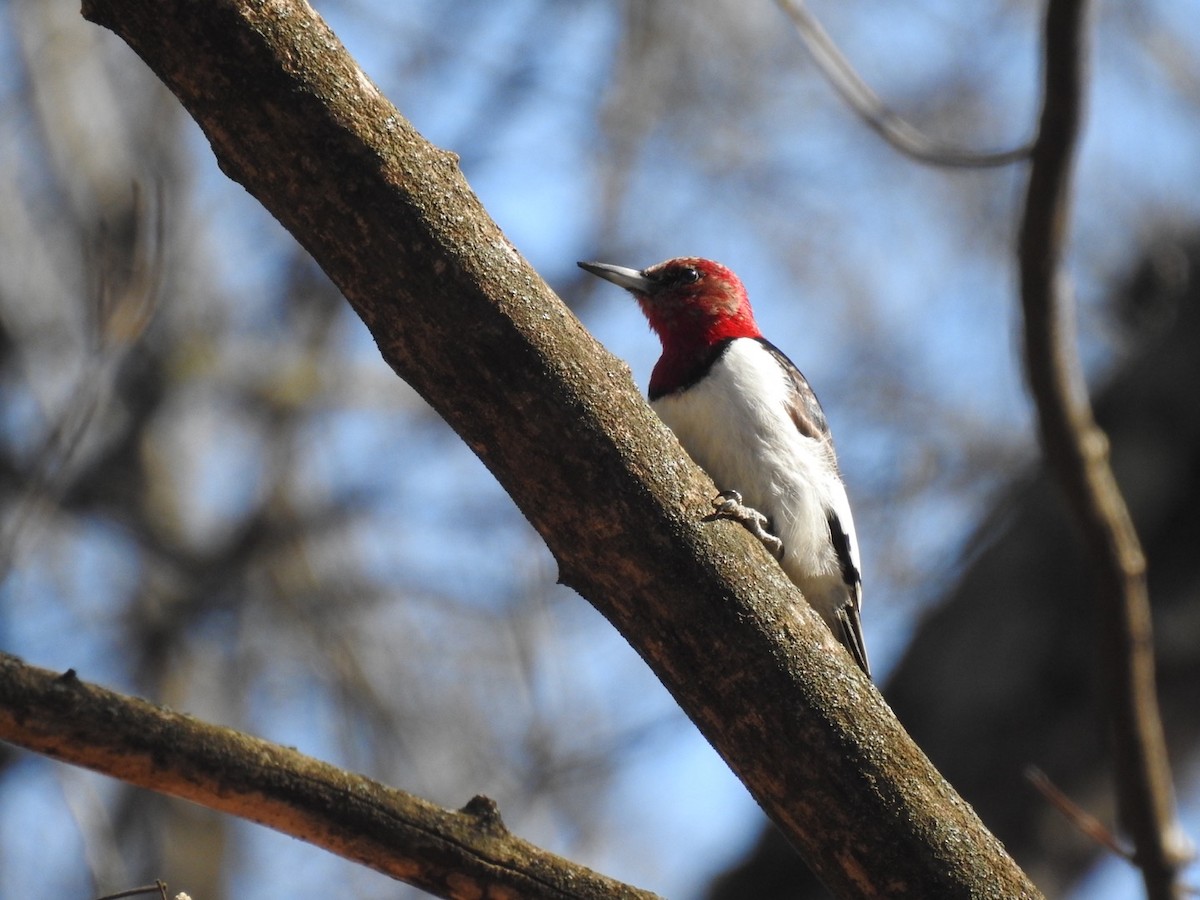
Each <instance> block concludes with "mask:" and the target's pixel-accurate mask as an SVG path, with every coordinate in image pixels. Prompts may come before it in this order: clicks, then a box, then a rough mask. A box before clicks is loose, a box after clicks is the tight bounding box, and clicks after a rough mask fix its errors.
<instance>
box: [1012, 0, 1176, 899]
mask: <svg viewBox="0 0 1200 900" xmlns="http://www.w3.org/2000/svg"><path fill="white" fill-rule="evenodd" d="M1087 9H1088V4H1087V0H1050V3H1049V6H1048V9H1047V13H1046V25H1045V39H1044V41H1045V42H1044V48H1043V53H1044V63H1043V64H1044V66H1045V95H1044V99H1043V106H1042V115H1041V122H1040V125H1039V129H1038V136H1037V140H1036V142H1035V144H1034V150H1033V156H1032V159H1031V165H1030V172H1029V186H1028V191H1027V194H1026V201H1025V210H1024V215H1023V218H1022V222H1021V231H1020V236H1019V246H1018V256H1019V260H1020V270H1021V271H1020V282H1021V300H1022V306H1023V309H1024V316H1025V364H1026V372H1027V375H1028V378H1029V385H1030V390H1031V392H1032V394H1033V398H1034V401H1035V403H1036V405H1037V410H1038V420H1039V427H1040V431H1041V439H1042V445H1043V448H1044V451H1045V453H1046V459H1047V462H1048V464H1049V466H1050V467H1051V469H1052V470H1053V471H1054V472H1055V473H1056V475H1057V477H1058V480H1059V482H1060V484H1061V485H1062V488H1063V490H1064V492H1065V494H1066V497H1067V501H1068V505H1069V506H1070V509H1071V511H1072V513H1073V515H1074V517H1075V520H1076V522H1077V524H1078V525H1079V528H1080V530H1081V531H1082V533H1083V535H1084V539H1085V541H1086V543H1087V545H1088V548H1089V551H1090V553H1091V557H1092V561H1093V564H1094V569H1095V571H1096V574H1097V581H1098V590H1097V614H1098V620H1099V632H1100V640H1101V652H1100V654H1099V656H1100V659H1101V667H1100V668H1101V672H1100V677H1101V682H1102V686H1103V690H1104V695H1105V696H1104V700H1105V705H1106V706H1107V709H1108V716H1109V720H1110V722H1111V726H1112V733H1113V746H1114V750H1115V757H1116V779H1117V795H1118V809H1119V812H1120V819H1121V822H1122V824H1123V825H1124V826H1125V828H1127V829H1128V831H1129V833H1130V835H1131V837H1132V839H1133V843H1134V846H1135V848H1136V850H1135V854H1134V858H1135V860H1136V862H1137V865H1138V866H1139V868H1140V869H1141V870H1142V875H1143V879H1144V880H1145V884H1146V892H1147V896H1148V897H1149V898H1150V900H1174V898H1178V897H1180V896H1181V888H1180V886H1179V884H1178V881H1177V876H1178V870H1179V868H1180V866H1181V864H1182V863H1183V862H1184V860H1185V858H1186V850H1185V845H1186V841H1185V840H1184V839H1183V836H1182V831H1181V830H1180V828H1179V825H1178V823H1177V820H1176V816H1175V801H1174V796H1173V791H1172V787H1171V773H1170V766H1169V763H1168V760H1167V753H1166V741H1165V738H1164V737H1163V729H1162V722H1161V721H1160V719H1159V712H1158V699H1157V696H1156V690H1155V685H1154V649H1153V636H1152V634H1151V625H1150V603H1149V596H1148V592H1147V589H1146V565H1145V559H1144V557H1143V555H1142V550H1141V546H1140V544H1139V542H1138V538H1137V534H1136V532H1135V531H1134V528H1133V523H1132V521H1131V520H1130V517H1129V510H1128V508H1127V507H1126V505H1125V501H1124V498H1123V497H1122V496H1121V492H1120V490H1119V488H1118V487H1117V484H1116V481H1115V480H1114V478H1113V474H1112V469H1111V467H1110V466H1109V460H1108V440H1107V438H1106V437H1105V435H1104V433H1103V432H1102V431H1101V430H1100V429H1099V427H1098V426H1097V425H1096V422H1095V420H1094V418H1093V416H1092V409H1091V405H1090V403H1089V401H1088V398H1087V392H1086V389H1085V388H1084V381H1083V375H1082V367H1081V366H1080V363H1079V359H1078V356H1077V351H1076V347H1075V342H1074V338H1073V298H1072V296H1071V291H1070V288H1069V286H1068V283H1067V279H1066V276H1065V275H1064V273H1063V272H1062V258H1063V254H1064V249H1065V245H1066V240H1067V233H1068V221H1069V218H1070V196H1071V175H1072V170H1073V166H1074V159H1075V153H1076V149H1077V146H1078V142H1079V131H1080V121H1081V119H1082V115H1083V110H1082V108H1083V98H1084V94H1085V79H1086V67H1087V60H1086V57H1087V54H1086V52H1085V48H1086V42H1087V28H1086V20H1087Z"/></svg>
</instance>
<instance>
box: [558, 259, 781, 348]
mask: <svg viewBox="0 0 1200 900" xmlns="http://www.w3.org/2000/svg"><path fill="white" fill-rule="evenodd" d="M579 265H580V266H582V267H583V268H584V269H586V270H587V271H589V272H591V273H592V274H594V275H599V276H600V277H601V278H604V279H606V280H608V281H611V282H613V283H614V284H618V285H620V286H621V287H623V288H625V289H626V290H628V291H629V292H630V293H632V294H633V296H634V297H636V298H637V301H638V305H640V306H641V307H642V312H644V313H645V314H646V318H647V319H649V320H650V327H651V328H653V329H654V331H655V333H656V334H657V335H658V336H659V338H660V339H661V340H662V344H663V351H664V353H666V354H672V353H678V352H694V351H696V350H697V349H701V348H707V347H711V346H712V345H713V344H716V343H719V342H720V341H723V340H725V339H726V338H735V337H760V336H761V332H760V331H759V330H758V325H757V324H755V321H754V311H753V310H752V309H751V308H750V299H749V297H747V296H746V288H745V287H744V286H743V285H742V282H741V279H739V278H738V277H737V276H736V275H734V274H733V272H732V271H730V270H729V269H727V268H726V267H725V266H723V265H721V264H720V263H718V262H713V261H712V260H711V259H700V258H699V257H695V256H683V257H679V258H678V259H668V260H667V261H666V262H660V263H658V264H657V265H653V266H650V268H648V269H642V270H641V271H640V272H639V271H637V270H635V269H626V268H624V267H621V266H610V265H605V264H603V263H580V264H579Z"/></svg>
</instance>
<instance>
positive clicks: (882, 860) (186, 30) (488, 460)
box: [84, 0, 1038, 897]
mask: <svg viewBox="0 0 1200 900" xmlns="http://www.w3.org/2000/svg"><path fill="white" fill-rule="evenodd" d="M84 14H85V15H86V16H87V17H88V18H90V19H91V20H93V21H95V22H97V23H99V24H102V25H104V26H105V27H108V28H111V29H112V30H114V31H115V32H116V33H117V34H118V35H120V36H121V37H122V38H123V39H124V40H125V41H126V42H127V43H128V44H129V45H130V46H131V47H132V48H133V49H134V50H135V51H136V52H137V53H138V54H139V55H140V56H141V57H142V58H143V59H144V60H145V61H146V62H147V64H148V65H149V66H150V67H151V68H152V69H153V70H154V71H155V72H156V73H157V74H158V76H159V77H160V78H161V79H162V80H163V81H164V82H165V83H166V84H167V85H168V86H169V87H170V88H171V89H172V90H173V91H174V92H175V94H176V95H177V96H178V97H179V98H180V100H181V102H182V103H183V104H184V106H185V107H186V108H187V109H188V110H189V111H190V113H191V114H192V115H193V116H194V117H195V119H196V121H197V122H198V123H199V124H200V126H201V128H202V129H203V130H204V132H205V134H206V135H207V136H208V139H209V141H210V142H211V144H212V147H213V151H214V153H215V154H216V157H217V160H218V163H219V165H220V166H221V168H222V170H223V171H224V172H226V174H228V175H229V176H230V177H231V178H233V179H234V180H235V181H237V182H239V183H240V184H243V185H244V186H245V187H246V189H247V190H248V191H250V193H251V194H253V195H254V196H255V197H256V198H258V199H259V200H260V201H261V202H262V203H263V205H264V206H265V207H266V208H267V209H268V210H269V211H270V212H271V213H272V214H273V215H275V216H276V217H277V218H278V219H279V221H280V222H281V223H283V225H284V226H285V227H286V228H287V229H288V230H289V231H291V232H292V233H293V234H294V235H295V236H296V238H297V239H298V240H299V241H300V242H301V243H302V244H303V245H304V246H305V247H306V248H307V249H308V250H309V252H310V253H312V255H313V256H314V257H315V259H316V260H317V262H318V263H319V264H320V265H321V266H322V267H323V268H324V269H325V271H326V272H327V273H328V274H329V276H330V278H332V280H333V281H334V282H335V283H336V284H337V285H338V287H339V288H340V289H341V290H342V292H343V293H344V294H345V296H346V298H347V299H348V300H349V301H350V303H351V304H352V305H353V306H354V308H355V310H356V311H357V312H358V314H359V315H360V316H361V317H362V319H363V321H364V322H365V323H366V324H367V326H368V328H369V329H370V330H371V332H372V334H373V335H374V337H375V340H376V341H377V343H378V345H379V348H380V351H381V353H382V354H383V357H384V359H385V360H386V361H387V362H388V363H389V364H390V365H391V366H392V367H393V368H394V369H395V370H396V372H397V373H398V374H400V375H401V377H403V378H404V379H405V380H406V381H408V382H409V384H411V385H412V386H413V387H414V388H415V389H416V390H417V391H418V392H419V393H420V394H421V395H422V396H423V397H425V398H426V399H427V400H428V401H429V403H430V404H431V405H432V406H433V407H434V408H435V409H437V411H438V412H439V413H440V414H441V415H442V416H443V417H444V418H445V419H446V421H447V422H449V423H450V425H451V426H452V427H453V428H454V429H455V430H456V431H457V432H458V433H459V434H460V435H461V436H462V437H463V439H464V440H465V441H466V442H467V444H468V445H469V446H470V447H471V448H472V450H474V452H475V453H476V454H478V456H479V457H480V458H481V459H482V460H483V461H484V463H485V464H486V465H487V466H488V468H489V469H490V470H491V471H492V473H493V474H494V475H495V476H496V477H497V479H499V481H500V482H501V483H502V485H503V486H504V488H505V489H506V490H507V491H508V493H509V494H510V495H511V496H512V497H513V499H514V500H515V501H516V503H517V505H518V506H519V507H520V508H521V510H522V511H523V512H524V513H525V515H526V516H528V518H529V520H530V521H531V522H532V523H533V525H534V526H535V527H536V528H537V530H538V531H539V532H540V533H541V535H542V536H543V537H544V538H545V540H546V542H547V544H548V545H549V547H550V549H551V551H552V552H553V553H554V555H555V557H556V558H557V560H558V563H559V566H560V571H561V577H562V580H563V581H564V582H566V583H567V584H570V585H571V586H572V587H574V588H576V589H577V590H578V591H579V592H580V593H581V594H582V595H583V596H584V597H586V598H587V599H588V600H589V601H590V602H591V603H593V604H594V605H595V606H596V607H597V609H599V610H600V611H601V612H602V613H603V614H604V615H605V616H606V617H607V618H608V619H609V621H610V622H612V623H613V625H614V626H615V627H616V628H617V629H618V630H620V632H621V633H622V634H623V635H624V636H625V637H626V638H627V639H628V640H629V641H630V643H631V644H632V645H633V646H634V647H635V648H636V649H637V650H638V652H639V653H640V654H641V655H642V657H643V658H644V659H645V660H646V662H647V663H648V664H649V665H650V666H651V667H652V669H653V670H654V671H655V673H656V674H657V675H658V677H659V678H660V679H661V680H662V681H663V683H664V684H665V685H666V686H667V688H668V690H670V691H671V693H672V694H673V695H674V696H675V698H676V700H677V701H678V702H679V703H680V705H681V706H682V707H683V709H684V711H685V712H686V713H687V714H688V715H689V716H690V717H691V718H692V720H693V721H694V722H695V723H696V724H697V725H698V726H699V728H700V729H701V731H702V732H703V733H704V734H705V736H706V737H707V738H708V739H709V740H710V741H711V742H712V743H713V745H714V746H715V747H716V748H717V749H718V751H719V752H720V753H721V754H722V756H723V757H724V758H725V759H726V760H727V761H728V762H729V764H730V765H731V766H732V767H733V769H734V771H735V772H737V773H738V775H739V776H740V777H741V778H742V780H743V781H744V782H745V784H746V785H747V787H748V788H749V789H750V791H751V793H752V794H753V795H754V796H755V798H756V799H757V800H758V802H759V803H760V804H761V805H762V806H763V808H764V809H765V810H766V811H767V813H768V814H769V815H770V816H771V817H772V818H773V819H774V820H775V822H776V823H777V824H778V825H779V827H780V828H781V829H782V830H783V831H784V833H786V834H787V835H788V837H789V839H790V840H791V841H792V842H793V843H794V844H795V845H796V846H797V848H798V849H800V851H801V853H802V854H803V855H804V857H805V859H806V861H807V862H808V863H809V865H810V866H812V867H813V869H814V870H815V871H816V872H817V873H818V875H819V876H820V877H821V879H822V880H823V881H825V883H826V884H827V885H829V886H830V888H831V889H832V890H834V891H835V892H836V893H837V894H839V895H840V896H844V897H884V896H909V897H935V896H967V895H973V896H1003V897H1036V896H1038V894H1037V891H1036V889H1035V888H1034V887H1033V886H1032V885H1031V884H1030V883H1029V881H1028V879H1027V878H1026V877H1025V876H1024V874H1023V873H1022V872H1021V871H1020V870H1019V869H1018V868H1017V867H1016V865H1015V864H1014V863H1013V862H1012V860H1011V859H1010V858H1009V857H1008V856H1007V855H1006V854H1005V853H1004V850H1003V847H1001V845H1000V844H999V842H997V841H996V840H995V838H994V837H992V836H991V835H990V834H989V833H988V832H987V831H986V829H984V827H983V826H982V824H981V823H980V822H979V820H978V818H977V817H976V816H975V814H974V813H973V812H972V810H971V809H970V807H969V806H967V805H966V803H964V802H963V801H962V800H961V798H959V797H958V796H957V795H956V794H955V793H954V792H953V790H952V789H951V788H950V787H949V785H947V784H946V783H945V782H944V781H943V780H942V779H941V778H940V776H938V774H937V772H936V771H935V770H934V769H933V768H932V766H931V765H930V764H929V762H928V760H927V759H925V757H924V756H923V755H922V754H921V752H920V750H919V749H918V748H917V747H916V746H915V745H914V744H913V743H912V741H911V739H910V738H909V737H908V736H907V734H905V732H904V731H903V729H902V728H901V727H900V725H899V724H898V723H897V722H896V720H895V717H894V716H892V714H891V712H890V711H889V710H888V708H887V706H886V705H885V704H884V703H883V701H882V698H881V697H880V696H879V694H878V692H877V691H876V690H875V689H874V688H873V686H872V685H871V684H870V682H869V681H868V680H867V679H866V678H865V677H864V676H862V675H861V674H860V673H859V672H858V671H857V670H856V668H855V667H854V664H853V663H852V662H851V660H850V659H849V656H848V655H847V654H846V653H845V652H844V651H843V650H842V648H841V647H840V645H839V644H838V643H837V642H836V641H835V640H834V638H833V636H832V635H831V634H830V632H829V630H828V629H827V628H826V627H825V626H824V624H823V623H822V622H821V620H820V618H819V617H818V616H817V615H816V613H815V612H813V611H812V610H811V609H810V608H809V607H808V606H807V605H806V604H804V603H802V602H801V601H800V600H799V598H798V595H797V593H796V591H795V589H794V587H792V586H791V584H790V582H788V581H787V579H786V578H785V577H784V575H783V573H782V570H780V569H779V567H778V566H777V565H775V564H774V562H773V561H772V560H771V559H770V558H769V557H768V555H767V554H766V551H765V550H763V549H762V547H761V546H760V545H759V544H758V543H757V542H755V541H754V540H753V539H752V538H750V537H749V536H748V535H747V534H746V533H745V532H744V530H743V529H741V528H740V527H738V526H736V525H733V524H730V523H715V524H704V523H702V522H701V518H702V517H703V515H704V514H705V513H706V512H707V511H708V500H709V498H710V497H711V496H712V495H713V493H714V488H713V485H712V483H711V481H710V480H709V479H707V478H706V477H704V475H703V474H702V473H701V472H700V470H699V469H697V468H696V467H695V466H694V465H693V464H692V463H691V462H690V460H688V459H687V457H686V456H685V455H684V454H683V453H682V451H681V449H680V447H679V445H678V443H677V442H676V441H675V439H674V438H673V437H672V435H671V434H670V433H669V432H668V431H667V430H666V429H665V427H664V426H663V425H662V424H661V423H660V422H659V421H658V420H657V418H656V417H655V416H654V415H653V413H652V412H651V411H650V410H649V408H648V407H647V405H646V404H645V402H644V401H643V400H642V398H641V397H640V396H639V394H638V392H637V390H636V389H635V387H634V385H633V383H632V380H631V379H630V377H629V372H628V369H627V367H626V366H624V365H623V364H622V363H620V362H618V361H617V360H615V359H614V358H613V357H612V356H611V355H609V354H608V353H607V352H605V351H604V350H603V348H601V347H600V346H598V345H597V344H596V342H595V341H594V340H593V339H592V338H591V336H590V335H588V334H587V332H586V331H585V330H584V329H583V327H582V326H581V325H580V323H579V322H578V321H576V320H575V319H574V317H573V316H571V314H570V312H569V311H568V310H567V309H566V308H565V307H564V306H563V305H562V303H561V302H560V301H559V300H558V298H557V297H555V296H554V294H553V293H552V292H551V291H550V290H549V289H548V288H547V287H546V285H545V284H544V283H543V282H542V281H541V279H540V278H539V277H538V276H537V274H536V273H535V272H534V271H533V270H532V269H531V268H530V267H529V266H528V265H527V264H526V263H525V262H524V260H522V259H521V258H520V256H519V255H518V254H517V252H516V250H515V249H514V248H513V247H512V246H511V245H510V244H509V243H508V241H507V240H506V239H505V237H504V235H503V234H502V233H501V232H500V231H499V229H498V228H497V227H496V225H495V224H494V223H493V222H492V221H491V220H490V219H489V218H488V217H487V215H486V213H485V211H484V210H483V209H482V207H481V206H480V205H479V203H478V201H477V199H476V198H475V196H474V195H473V194H472V193H471V191H470V188H469V187H468V186H467V184H466V182H465V181H464V179H463V177H462V175H461V173H460V172H459V171H458V169H457V167H456V164H455V158H454V157H453V155H452V154H449V153H446V152H444V151H441V150H439V149H437V148H435V147H433V146H431V145H430V144H428V143H427V142H426V141H424V140H423V139H422V138H421V136H420V135H419V134H417V132H416V131H415V130H414V129H413V128H412V126H411V125H410V124H409V123H408V122H406V121H405V120H404V119H403V117H401V115H400V114H399V113H398V112H397V111H396V109H395V108H394V107H393V106H392V105H391V104H389V103H388V102H387V101H386V100H385V99H384V98H383V96H382V95H381V94H380V93H379V91H378V90H377V89H376V88H375V86H374V85H373V84H371V82H370V80H369V79H368V78H367V77H366V76H365V75H364V74H363V72H362V71H361V70H360V69H359V68H358V66H357V65H356V64H355V63H354V61H353V60H352V59H351V58H350V57H349V56H348V55H347V54H346V52H345V50H344V49H343V48H342V47H341V45H340V44H339V42H338V40H337V38H336V37H335V36H334V35H333V34H332V32H330V31H329V29H328V27H327V26H326V25H325V23H324V22H323V21H322V20H321V19H320V18H319V17H318V16H317V15H316V14H315V13H314V12H313V11H312V10H311V9H310V8H309V7H308V6H307V5H306V4H305V3H303V2H302V0H274V2H272V3H261V2H251V0H241V2H236V0H211V2H207V3H195V2H192V0H87V2H85V3H84Z"/></svg>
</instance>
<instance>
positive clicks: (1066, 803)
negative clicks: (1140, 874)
mask: <svg viewBox="0 0 1200 900" xmlns="http://www.w3.org/2000/svg"><path fill="white" fill-rule="evenodd" d="M1025 778H1026V780H1027V781H1028V782H1029V783H1030V784H1032V785H1033V786H1034V788H1036V789H1037V792H1038V793H1039V794H1041V795H1042V796H1043V797H1044V798H1045V799H1046V802H1047V803H1049V804H1050V805H1051V806H1053V807H1054V808H1055V809H1057V810H1058V811H1059V812H1060V813H1062V815H1063V817H1064V818H1065V819H1066V820H1067V821H1068V822H1070V823H1071V824H1072V825H1074V826H1075V827H1076V828H1077V829H1078V830H1079V831H1080V833H1082V834H1083V835H1085V836H1087V837H1088V838H1091V840H1092V841H1094V842H1095V843H1097V844H1099V845H1100V846H1101V847H1104V848H1105V849H1106V850H1108V851H1109V852H1110V853H1112V854H1113V855H1114V856H1119V857H1121V859H1123V860H1125V861H1126V862H1130V863H1134V865H1136V862H1134V858H1133V851H1132V850H1130V849H1129V848H1128V847H1126V846H1124V845H1122V844H1121V841H1120V840H1119V839H1118V838H1117V836H1116V835H1115V834H1113V833H1112V829H1111V828H1109V827H1108V826H1107V825H1105V824H1104V823H1103V822H1101V821H1100V820H1099V819H1097V818H1096V817H1095V816H1093V815H1092V814H1091V813H1090V812H1088V811H1087V810H1086V809H1084V808H1083V807H1082V806H1080V805H1079V804H1078V803H1076V802H1075V801H1074V800H1072V799H1071V798H1070V797H1068V796H1067V795H1066V794H1064V793H1063V792H1062V791H1061V790H1059V788H1058V785H1056V784H1055V783H1054V782H1053V781H1051V780H1050V776H1048V775H1047V774H1046V773H1045V772H1043V771H1042V770H1041V769H1039V768H1038V767H1037V766H1029V768H1027V769H1026V770H1025Z"/></svg>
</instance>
